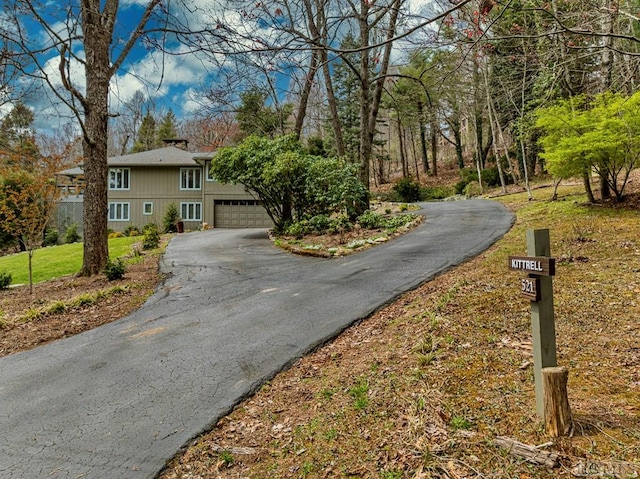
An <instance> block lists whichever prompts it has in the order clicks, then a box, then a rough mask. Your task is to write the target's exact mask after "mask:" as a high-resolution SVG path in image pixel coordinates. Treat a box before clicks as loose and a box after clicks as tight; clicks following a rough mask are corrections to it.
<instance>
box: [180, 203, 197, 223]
mask: <svg viewBox="0 0 640 479" xmlns="http://www.w3.org/2000/svg"><path fill="white" fill-rule="evenodd" d="M180 217H181V218H182V219H183V220H185V221H202V203H180Z"/></svg>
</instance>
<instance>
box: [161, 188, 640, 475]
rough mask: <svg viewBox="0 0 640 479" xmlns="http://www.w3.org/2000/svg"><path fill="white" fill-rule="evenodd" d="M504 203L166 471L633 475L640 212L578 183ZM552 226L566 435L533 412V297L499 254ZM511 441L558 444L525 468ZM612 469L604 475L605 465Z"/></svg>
mask: <svg viewBox="0 0 640 479" xmlns="http://www.w3.org/2000/svg"><path fill="white" fill-rule="evenodd" d="M534 194H535V198H536V200H535V201H529V200H528V196H527V194H526V193H520V194H516V195H508V196H504V197H502V198H501V199H500V201H502V202H504V203H505V204H506V205H507V206H508V207H510V208H511V209H513V210H514V211H517V222H516V224H515V225H514V228H513V229H512V230H511V231H510V232H509V233H508V234H507V235H506V236H505V238H504V239H503V240H501V241H500V242H499V243H498V244H497V245H495V246H494V247H492V248H491V249H489V250H488V251H487V252H485V253H484V254H482V255H481V256H479V257H478V258H476V259H474V260H472V261H470V262H469V263H467V264H465V265H463V266H461V267H459V268H456V270H455V271H451V272H448V273H446V274H443V275H442V276H440V277H438V278H436V279H435V280H434V281H431V282H429V283H427V284H425V285H423V286H422V287H420V288H418V289H417V290H415V291H413V292H410V293H408V294H406V295H404V296H403V297H402V298H401V299H400V300H398V301H397V302H395V303H394V304H392V305H390V306H389V307H386V308H384V309H382V310H380V311H378V312H377V313H376V314H374V315H373V316H372V317H370V318H368V319H367V320H365V321H362V322H361V323H360V324H358V325H356V326H354V327H352V328H350V329H349V330H347V331H346V332H345V333H343V334H342V335H341V336H340V337H339V338H337V339H336V340H335V341H333V342H331V343H330V344H328V345H326V346H324V347H322V348H320V349H319V350H318V351H316V352H315V353H314V354H311V355H309V356H307V357H305V358H302V359H301V360H299V361H298V362H297V363H296V364H295V365H294V366H293V367H291V368H290V369H289V370H287V371H285V372H283V373H281V374H279V375H278V376H276V377H275V378H274V379H273V380H272V381H270V382H269V383H267V384H265V385H264V386H263V388H262V389H261V390H260V391H259V392H258V393H257V394H255V396H253V397H252V398H250V399H248V400H247V401H245V402H243V403H241V404H240V405H239V406H238V407H237V408H236V410H235V411H234V412H232V413H231V414H229V415H228V416H227V417H224V418H223V419H221V420H220V421H219V423H218V425H217V426H216V427H215V428H214V429H213V430H212V431H211V432H209V433H207V434H205V435H203V436H202V437H200V438H199V439H197V440H195V441H194V442H193V444H191V446H190V447H189V448H188V449H187V450H186V451H185V452H184V453H183V454H181V455H179V456H178V457H176V459H175V460H174V461H173V462H172V463H171V464H170V466H169V468H168V469H167V470H166V471H165V472H164V474H163V475H162V476H161V477H162V478H163V479H174V478H196V477H198V478H302V477H306V478H319V477H339V478H346V477H362V478H391V477H393V478H430V477H438V478H440V477H442V478H462V477H500V478H534V477H535V478H538V477H539V478H553V477H573V476H574V475H580V474H582V475H585V473H589V474H592V475H593V474H600V476H599V477H637V475H635V476H634V475H633V474H638V472H640V464H639V463H638V459H637V458H638V457H640V417H639V415H638V412H639V411H640V394H639V392H640V349H639V348H638V344H640V326H638V323H637V318H638V316H639V313H640V303H639V301H638V297H639V296H638V295H639V293H640V267H639V266H638V258H639V257H640V240H639V239H638V236H637V231H638V228H639V227H640V216H639V215H638V211H637V209H631V210H628V209H623V208H615V209H610V208H604V207H602V206H593V205H587V204H585V196H584V194H583V193H582V191H581V188H580V187H579V186H578V187H562V188H561V189H560V199H559V200H558V201H556V202H550V201H548V199H549V198H550V196H551V194H552V188H544V189H538V190H535V192H534ZM529 228H550V230H551V241H552V254H553V255H554V256H555V257H556V258H557V259H558V267H557V275H556V278H555V281H554V290H555V303H556V329H557V344H558V362H559V364H560V365H564V366H567V367H568V368H569V370H570V378H569V399H570V403H571V407H572V410H573V415H574V421H575V428H574V435H573V436H572V437H569V438H563V439H560V440H554V441H552V440H550V439H549V437H547V436H546V434H545V431H544V428H543V426H542V423H541V421H540V420H539V419H538V417H537V416H536V413H535V398H534V390H533V371H532V365H531V362H532V357H531V331H530V329H531V327H530V305H529V301H527V300H526V299H524V298H521V297H520V295H519V290H518V288H519V280H520V275H519V274H518V273H514V272H509V271H508V268H507V258H508V256H509V255H512V254H513V255H523V254H526V240H525V231H526V230H527V229H529ZM500 436H507V437H511V438H514V439H517V440H519V441H521V442H524V443H526V444H531V445H540V450H541V451H554V452H556V453H557V454H558V455H559V462H558V464H557V467H555V468H553V469H551V468H547V467H543V466H536V465H532V464H529V463H527V462H525V461H524V460H522V459H519V458H517V457H515V456H513V455H511V454H509V453H508V452H506V451H505V450H504V449H502V448H499V447H497V446H496V445H495V444H494V441H495V440H496V438H498V437H500ZM607 474H608V476H607Z"/></svg>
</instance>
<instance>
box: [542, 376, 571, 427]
mask: <svg viewBox="0 0 640 479" xmlns="http://www.w3.org/2000/svg"><path fill="white" fill-rule="evenodd" d="M568 377H569V370H568V369H567V368H564V367H549V368H542V390H543V391H544V423H545V427H546V430H547V434H549V435H550V436H551V437H562V436H568V435H569V434H570V433H571V431H572V430H573V419H572V417H571V408H570V407H569V398H568V396H567V379H568Z"/></svg>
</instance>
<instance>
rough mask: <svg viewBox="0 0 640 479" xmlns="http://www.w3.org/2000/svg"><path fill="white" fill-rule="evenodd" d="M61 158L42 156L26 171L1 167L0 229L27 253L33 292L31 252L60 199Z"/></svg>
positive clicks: (18, 168)
mask: <svg viewBox="0 0 640 479" xmlns="http://www.w3.org/2000/svg"><path fill="white" fill-rule="evenodd" d="M63 165H64V163H63V162H62V161H61V157H57V156H54V157H44V158H39V160H38V161H37V162H36V163H35V164H34V165H32V167H31V168H30V169H29V170H25V169H23V168H22V167H21V166H20V165H19V164H15V163H14V164H8V165H4V166H0V219H1V220H2V221H0V230H2V231H3V232H4V233H6V234H9V235H11V236H13V237H15V238H18V240H19V241H20V243H21V245H22V246H23V247H24V249H25V250H26V251H27V256H28V270H29V288H30V290H31V292H33V274H32V271H33V268H32V264H33V253H34V251H35V250H36V248H38V247H40V245H41V244H42V239H43V235H44V230H45V228H46V226H47V224H48V223H49V220H50V219H51V217H52V215H53V212H54V209H55V207H56V204H57V201H58V198H59V196H60V188H58V186H57V184H56V176H55V175H56V173H57V172H59V171H60V170H61V169H62V168H63Z"/></svg>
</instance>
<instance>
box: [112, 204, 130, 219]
mask: <svg viewBox="0 0 640 479" xmlns="http://www.w3.org/2000/svg"><path fill="white" fill-rule="evenodd" d="M109 221H129V203H109Z"/></svg>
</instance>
